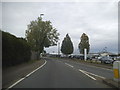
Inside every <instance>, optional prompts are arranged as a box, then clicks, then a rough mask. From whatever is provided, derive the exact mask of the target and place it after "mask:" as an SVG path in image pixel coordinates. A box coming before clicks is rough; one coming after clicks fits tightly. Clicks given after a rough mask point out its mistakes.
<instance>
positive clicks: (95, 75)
mask: <svg viewBox="0 0 120 90" xmlns="http://www.w3.org/2000/svg"><path fill="white" fill-rule="evenodd" d="M79 71H81V69H79ZM82 71H83V72H85V73H87V74H90V75H93V76H96V77H99V78H102V79H105V77H102V76H99V75H96V74H93V73H90V72H87V71H84V70H82Z"/></svg>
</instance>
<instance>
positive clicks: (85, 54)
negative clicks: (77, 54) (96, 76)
mask: <svg viewBox="0 0 120 90" xmlns="http://www.w3.org/2000/svg"><path fill="white" fill-rule="evenodd" d="M84 60H85V61H86V60H87V49H86V48H85V49H84Z"/></svg>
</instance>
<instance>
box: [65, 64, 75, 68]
mask: <svg viewBox="0 0 120 90" xmlns="http://www.w3.org/2000/svg"><path fill="white" fill-rule="evenodd" d="M65 64H66V65H68V66H70V67H72V68H73V66H72V65H70V64H68V63H65Z"/></svg>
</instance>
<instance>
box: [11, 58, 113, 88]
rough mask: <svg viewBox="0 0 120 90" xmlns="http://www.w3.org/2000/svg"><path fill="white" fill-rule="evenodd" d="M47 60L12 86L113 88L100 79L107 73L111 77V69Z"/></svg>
mask: <svg viewBox="0 0 120 90" xmlns="http://www.w3.org/2000/svg"><path fill="white" fill-rule="evenodd" d="M46 61H47V63H46V64H45V65H44V66H43V67H42V68H40V69H38V70H37V71H36V72H34V73H33V74H32V75H30V76H29V77H27V78H25V79H24V80H22V81H21V82H20V83H18V84H16V85H15V86H13V87H12V88H111V87H110V86H107V85H106V84H104V83H102V82H101V81H100V80H99V79H100V78H105V77H106V76H107V75H108V76H109V77H111V75H109V74H112V72H111V71H109V70H105V69H100V68H96V67H92V66H88V65H83V64H76V63H74V62H70V61H66V60H54V59H46ZM88 71H89V72H88ZM106 74H107V75H106ZM96 75H98V77H97V76H96ZM100 75H101V77H99V76H100Z"/></svg>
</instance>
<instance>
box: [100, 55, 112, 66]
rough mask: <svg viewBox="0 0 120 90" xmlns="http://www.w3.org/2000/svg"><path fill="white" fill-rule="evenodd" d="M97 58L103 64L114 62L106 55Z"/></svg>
mask: <svg viewBox="0 0 120 90" xmlns="http://www.w3.org/2000/svg"><path fill="white" fill-rule="evenodd" d="M98 59H99V60H100V61H101V63H105V64H112V63H113V62H114V60H113V59H112V58H111V57H107V56H103V57H99V58H98Z"/></svg>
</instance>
